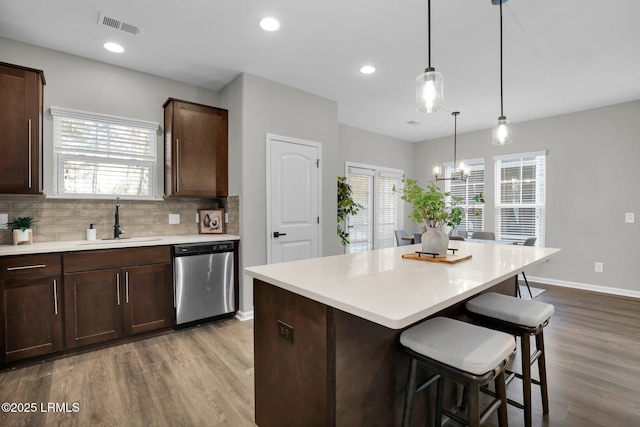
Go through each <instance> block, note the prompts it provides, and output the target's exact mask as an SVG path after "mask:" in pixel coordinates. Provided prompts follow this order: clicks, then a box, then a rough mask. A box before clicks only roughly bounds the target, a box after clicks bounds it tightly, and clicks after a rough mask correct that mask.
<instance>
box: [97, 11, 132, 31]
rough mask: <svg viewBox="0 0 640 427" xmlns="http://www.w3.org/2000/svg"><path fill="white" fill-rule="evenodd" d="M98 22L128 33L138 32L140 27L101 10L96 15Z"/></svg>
mask: <svg viewBox="0 0 640 427" xmlns="http://www.w3.org/2000/svg"><path fill="white" fill-rule="evenodd" d="M98 24H99V25H104V26H107V27H111V28H113V29H115V30H120V31H124V32H125V33H129V34H138V33H140V27H138V26H135V25H132V24H129V23H126V22H123V21H122V19H118V18H114V17H112V16H107V15H105V14H104V13H102V12H101V13H100V16H99V17H98Z"/></svg>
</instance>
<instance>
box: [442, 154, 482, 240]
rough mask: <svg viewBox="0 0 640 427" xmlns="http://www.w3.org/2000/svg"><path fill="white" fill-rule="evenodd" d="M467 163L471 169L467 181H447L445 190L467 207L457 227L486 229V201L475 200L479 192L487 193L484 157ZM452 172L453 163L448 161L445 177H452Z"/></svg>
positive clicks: (469, 229) (471, 229)
mask: <svg viewBox="0 0 640 427" xmlns="http://www.w3.org/2000/svg"><path fill="white" fill-rule="evenodd" d="M467 165H468V166H469V169H470V173H469V177H468V178H467V182H461V181H456V182H451V181H446V183H445V191H446V192H450V193H451V195H452V196H456V197H460V198H461V199H462V201H461V202H460V206H461V207H463V208H464V209H465V216H464V217H463V218H462V222H461V223H460V225H459V226H458V227H457V228H458V229H459V230H468V231H475V230H484V203H476V202H474V200H473V198H474V197H475V196H476V195H477V194H480V193H482V194H483V195H484V194H485V186H484V159H474V160H469V161H468V162H467ZM452 173H453V163H446V164H445V177H446V178H451V175H452Z"/></svg>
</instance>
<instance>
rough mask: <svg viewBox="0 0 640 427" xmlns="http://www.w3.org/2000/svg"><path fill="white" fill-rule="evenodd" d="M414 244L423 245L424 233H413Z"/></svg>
mask: <svg viewBox="0 0 640 427" xmlns="http://www.w3.org/2000/svg"><path fill="white" fill-rule="evenodd" d="M413 243H422V233H413Z"/></svg>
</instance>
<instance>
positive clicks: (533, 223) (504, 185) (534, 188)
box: [494, 152, 546, 246]
mask: <svg viewBox="0 0 640 427" xmlns="http://www.w3.org/2000/svg"><path fill="white" fill-rule="evenodd" d="M494 160H495V176H496V179H495V183H496V188H495V194H496V198H495V208H496V215H495V230H496V238H497V239H500V240H512V241H517V242H522V241H524V240H526V239H527V238H528V237H534V236H535V237H537V240H536V246H544V234H545V233H544V231H545V230H544V228H545V181H546V180H545V163H546V162H545V160H546V152H536V153H526V154H517V155H510V156H499V157H495V158H494Z"/></svg>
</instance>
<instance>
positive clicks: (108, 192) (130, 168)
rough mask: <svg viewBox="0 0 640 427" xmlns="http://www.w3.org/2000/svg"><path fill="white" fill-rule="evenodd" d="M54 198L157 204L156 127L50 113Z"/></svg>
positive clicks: (55, 110)
mask: <svg viewBox="0 0 640 427" xmlns="http://www.w3.org/2000/svg"><path fill="white" fill-rule="evenodd" d="M51 114H52V115H53V143H54V171H55V178H56V182H55V185H54V195H55V196H58V197H86V198H111V197H115V196H123V197H127V198H130V199H155V198H156V182H155V180H156V167H157V166H156V164H157V156H156V144H157V141H156V134H157V131H158V128H159V125H158V124H157V123H152V122H146V121H141V120H134V119H127V118H122V117H115V116H109V115H104V114H98V113H90V112H84V111H77V110H70V109H66V108H60V107H51Z"/></svg>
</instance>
